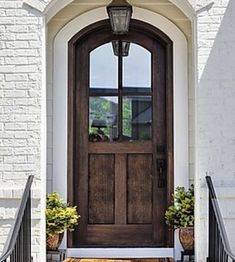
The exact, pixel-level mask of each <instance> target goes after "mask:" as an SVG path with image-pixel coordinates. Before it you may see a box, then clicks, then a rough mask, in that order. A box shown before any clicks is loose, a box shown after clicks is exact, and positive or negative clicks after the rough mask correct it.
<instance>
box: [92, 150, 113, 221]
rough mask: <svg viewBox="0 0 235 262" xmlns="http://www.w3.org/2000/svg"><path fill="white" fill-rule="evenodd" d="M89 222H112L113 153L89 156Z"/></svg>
mask: <svg viewBox="0 0 235 262" xmlns="http://www.w3.org/2000/svg"><path fill="white" fill-rule="evenodd" d="M88 195H89V197H88V202H89V203H88V206H89V211H88V212H89V214H88V221H89V224H113V223H114V155H108V154H106V155H102V154H100V155H97V154H92V155H90V156H89V182H88Z"/></svg>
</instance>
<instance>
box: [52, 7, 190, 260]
mask: <svg viewBox="0 0 235 262" xmlns="http://www.w3.org/2000/svg"><path fill="white" fill-rule="evenodd" d="M106 18H108V17H107V13H106V9H105V7H101V8H97V9H94V10H92V11H89V12H86V13H84V14H82V15H80V16H78V17H76V18H75V19H74V20H72V21H71V22H70V23H68V24H66V25H65V26H64V27H63V28H62V29H61V30H60V32H59V33H58V34H57V36H56V38H55V41H54V64H53V74H54V75H53V79H54V82H53V190H54V191H58V192H60V194H61V195H62V197H63V198H64V199H65V200H66V199H67V96H68V95H67V88H68V87H67V83H68V66H67V65H68V41H69V40H70V39H71V38H72V37H73V36H74V35H75V34H76V33H77V32H79V31H80V30H81V29H83V28H85V27H86V26H88V25H90V24H92V23H95V22H98V21H100V20H103V19H106ZM133 18H134V19H137V20H141V21H144V22H146V23H149V24H151V25H153V26H155V27H157V28H158V29H160V30H161V31H163V32H164V33H165V34H166V35H168V36H169V38H170V39H171V40H172V41H173V64H174V68H173V72H174V76H173V80H174V81H173V83H174V163H175V164H174V184H175V186H185V187H188V169H189V159H188V155H189V154H188V57H187V40H186V38H185V36H184V34H183V33H182V32H181V31H180V30H179V29H178V28H177V27H176V25H175V24H173V23H172V22H171V21H170V20H168V19H167V18H165V17H163V16H161V15H159V14H157V13H154V12H151V11H148V10H146V9H141V8H137V7H134V8H133ZM175 239H176V240H175V248H176V250H177V254H178V255H177V257H178V256H179V251H180V245H179V243H178V241H177V239H178V238H175ZM95 250H96V251H97V252H98V249H95ZM121 250H123V252H125V248H123V249H121ZM88 253H90V252H88ZM121 253H122V252H121ZM121 253H120V254H119V255H120V256H121ZM78 254H79V253H78ZM129 257H130V256H129Z"/></svg>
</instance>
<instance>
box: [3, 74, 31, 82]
mask: <svg viewBox="0 0 235 262" xmlns="http://www.w3.org/2000/svg"><path fill="white" fill-rule="evenodd" d="M27 80H28V74H7V75H6V81H27Z"/></svg>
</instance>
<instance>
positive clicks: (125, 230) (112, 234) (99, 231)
mask: <svg viewBox="0 0 235 262" xmlns="http://www.w3.org/2000/svg"><path fill="white" fill-rule="evenodd" d="M152 231H153V227H152V225H103V226H99V225H89V226H88V230H87V239H88V242H90V243H97V244H104V245H110V244H111V245H112V244H113V245H133V244H135V245H138V246H141V245H146V244H148V245H151V243H152V242H153V239H152V235H153V234H152Z"/></svg>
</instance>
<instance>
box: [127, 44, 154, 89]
mask: <svg viewBox="0 0 235 262" xmlns="http://www.w3.org/2000/svg"><path fill="white" fill-rule="evenodd" d="M151 75H152V72H151V53H150V52H149V51H148V50H147V49H145V48H143V47H142V46H140V45H137V44H134V43H131V45H130V50H129V55H128V56H126V57H123V88H124V89H129V90H132V91H137V92H139V91H143V92H146V91H147V90H148V89H151V84H152V83H151V82H152V81H151Z"/></svg>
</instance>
